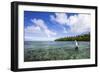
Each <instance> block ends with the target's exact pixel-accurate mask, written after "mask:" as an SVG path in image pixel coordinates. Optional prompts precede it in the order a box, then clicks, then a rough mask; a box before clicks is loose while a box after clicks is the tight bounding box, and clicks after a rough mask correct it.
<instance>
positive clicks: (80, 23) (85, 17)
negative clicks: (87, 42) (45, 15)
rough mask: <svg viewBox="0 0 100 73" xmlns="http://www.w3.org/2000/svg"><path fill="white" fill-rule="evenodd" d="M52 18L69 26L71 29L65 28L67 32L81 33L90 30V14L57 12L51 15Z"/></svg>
mask: <svg viewBox="0 0 100 73" xmlns="http://www.w3.org/2000/svg"><path fill="white" fill-rule="evenodd" d="M50 18H51V20H52V21H54V22H57V23H58V24H60V25H62V27H64V26H69V27H70V30H66V29H65V28H64V29H63V30H64V32H66V33H74V34H81V33H86V32H90V15H89V14H78V15H71V16H70V17H68V16H67V14H65V13H55V15H51V16H50Z"/></svg>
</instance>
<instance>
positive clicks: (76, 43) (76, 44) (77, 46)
mask: <svg viewBox="0 0 100 73" xmlns="http://www.w3.org/2000/svg"><path fill="white" fill-rule="evenodd" d="M78 49H79V45H78V42H77V41H76V40H75V51H78Z"/></svg>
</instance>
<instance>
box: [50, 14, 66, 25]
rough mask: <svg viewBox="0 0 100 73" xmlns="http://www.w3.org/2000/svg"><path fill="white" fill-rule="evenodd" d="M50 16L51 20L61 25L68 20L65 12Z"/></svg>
mask: <svg viewBox="0 0 100 73" xmlns="http://www.w3.org/2000/svg"><path fill="white" fill-rule="evenodd" d="M50 17H51V20H52V21H56V22H57V23H59V24H62V25H66V23H67V22H68V21H67V20H68V18H67V15H66V14H65V13H55V16H54V15H51V16H50Z"/></svg>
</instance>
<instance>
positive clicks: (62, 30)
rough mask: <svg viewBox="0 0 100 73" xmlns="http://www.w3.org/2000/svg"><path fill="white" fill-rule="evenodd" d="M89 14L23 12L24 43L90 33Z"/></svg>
mask: <svg viewBox="0 0 100 73" xmlns="http://www.w3.org/2000/svg"><path fill="white" fill-rule="evenodd" d="M90 16H91V15H90V14H81V13H67V12H66V13H63V12H34V11H24V39H25V41H53V40H55V39H57V38H61V37H69V36H76V35H81V34H85V33H89V32H90Z"/></svg>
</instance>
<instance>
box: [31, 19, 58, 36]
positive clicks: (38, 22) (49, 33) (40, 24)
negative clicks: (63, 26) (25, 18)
mask: <svg viewBox="0 0 100 73" xmlns="http://www.w3.org/2000/svg"><path fill="white" fill-rule="evenodd" d="M32 22H33V23H34V24H35V25H36V26H38V27H39V28H40V29H41V31H43V32H44V33H45V34H46V35H47V36H48V37H50V36H52V35H56V33H55V32H53V31H51V30H49V29H48V27H47V26H46V23H45V22H44V21H43V20H42V19H32Z"/></svg>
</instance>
